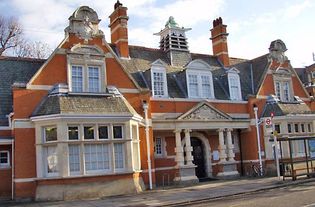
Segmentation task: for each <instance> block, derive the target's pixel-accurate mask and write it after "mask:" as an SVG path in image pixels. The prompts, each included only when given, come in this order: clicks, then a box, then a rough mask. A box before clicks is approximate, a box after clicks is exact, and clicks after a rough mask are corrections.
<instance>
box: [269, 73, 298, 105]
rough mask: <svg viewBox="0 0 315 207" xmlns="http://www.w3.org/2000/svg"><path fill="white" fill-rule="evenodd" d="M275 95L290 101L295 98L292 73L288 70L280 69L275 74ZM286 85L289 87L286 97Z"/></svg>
mask: <svg viewBox="0 0 315 207" xmlns="http://www.w3.org/2000/svg"><path fill="white" fill-rule="evenodd" d="M273 79H274V91H275V95H276V96H277V97H278V98H279V100H280V101H282V102H290V101H293V99H294V91H293V85H292V79H291V74H290V73H289V72H288V71H286V70H280V71H278V72H277V73H275V74H274V76H273ZM286 87H287V89H288V91H287V93H288V97H286Z"/></svg>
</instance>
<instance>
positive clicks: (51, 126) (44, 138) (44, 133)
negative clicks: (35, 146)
mask: <svg viewBox="0 0 315 207" xmlns="http://www.w3.org/2000/svg"><path fill="white" fill-rule="evenodd" d="M46 128H56V133H57V134H56V135H57V137H56V140H52V141H47V139H46ZM57 130H58V128H57V125H49V126H43V132H42V133H43V142H45V143H54V142H57V141H58V131H57Z"/></svg>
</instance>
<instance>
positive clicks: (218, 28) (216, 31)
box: [210, 17, 230, 66]
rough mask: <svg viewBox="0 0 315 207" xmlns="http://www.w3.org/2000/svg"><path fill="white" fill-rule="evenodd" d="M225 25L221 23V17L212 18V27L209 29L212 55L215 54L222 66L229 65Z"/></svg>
mask: <svg viewBox="0 0 315 207" xmlns="http://www.w3.org/2000/svg"><path fill="white" fill-rule="evenodd" d="M228 35H229V34H228V33H227V32H226V25H224V24H223V20H222V18H221V17H219V18H216V19H215V20H213V28H212V29H211V38H210V39H211V40H212V49H213V55H215V56H217V57H218V59H219V60H220V61H221V62H222V64H223V65H224V66H229V65H230V59H229V53H228V45H227V36H228Z"/></svg>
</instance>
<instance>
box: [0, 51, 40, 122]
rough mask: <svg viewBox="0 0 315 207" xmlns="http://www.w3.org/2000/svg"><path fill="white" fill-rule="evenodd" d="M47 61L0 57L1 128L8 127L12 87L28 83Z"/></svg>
mask: <svg viewBox="0 0 315 207" xmlns="http://www.w3.org/2000/svg"><path fill="white" fill-rule="evenodd" d="M44 61H45V60H41V59H31V58H18V57H3V56H1V57H0V103H1V105H0V126H5V125H7V124H8V123H7V118H6V115H8V114H9V113H11V112H12V102H13V100H12V99H13V98H12V85H13V83H15V82H19V83H27V82H28V81H29V80H30V79H31V77H32V76H33V75H34V74H35V73H36V72H37V70H38V69H39V68H40V67H41V66H42V64H43V63H44Z"/></svg>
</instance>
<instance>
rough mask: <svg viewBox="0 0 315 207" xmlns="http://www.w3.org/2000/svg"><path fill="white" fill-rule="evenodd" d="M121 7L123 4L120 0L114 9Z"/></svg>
mask: <svg viewBox="0 0 315 207" xmlns="http://www.w3.org/2000/svg"><path fill="white" fill-rule="evenodd" d="M120 6H122V3H120V2H119V0H117V2H116V3H115V5H114V9H117V8H118V7H120Z"/></svg>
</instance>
